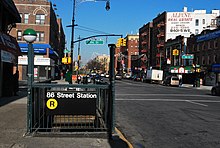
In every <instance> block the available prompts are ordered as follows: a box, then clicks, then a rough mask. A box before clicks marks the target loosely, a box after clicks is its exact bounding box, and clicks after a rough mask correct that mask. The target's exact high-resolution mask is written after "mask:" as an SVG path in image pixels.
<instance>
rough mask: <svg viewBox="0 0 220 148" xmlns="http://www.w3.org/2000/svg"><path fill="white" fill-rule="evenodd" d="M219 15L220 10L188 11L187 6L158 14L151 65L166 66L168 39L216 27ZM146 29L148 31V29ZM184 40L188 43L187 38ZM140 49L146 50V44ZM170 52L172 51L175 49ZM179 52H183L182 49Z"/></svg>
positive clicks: (153, 37)
mask: <svg viewBox="0 0 220 148" xmlns="http://www.w3.org/2000/svg"><path fill="white" fill-rule="evenodd" d="M219 15H220V10H212V11H211V13H207V12H206V10H194V11H192V12H188V11H187V8H186V7H184V8H183V11H182V12H163V13H161V14H158V16H157V17H155V18H154V19H153V22H152V23H153V28H152V40H151V41H152V43H151V45H152V46H151V48H150V51H151V52H150V53H151V55H152V57H151V59H150V60H151V62H150V63H151V65H150V66H153V67H156V68H158V69H164V68H165V65H166V64H167V60H170V59H167V58H166V57H167V55H166V53H167V51H166V50H165V48H164V46H165V42H166V41H167V40H168V39H175V38H176V36H179V35H182V36H184V37H185V38H187V37H190V35H191V34H200V33H201V32H202V31H203V30H205V29H210V30H213V29H216V27H217V23H218V22H217V17H218V16H219ZM143 29H144V28H141V32H144V30H143ZM145 31H146V32H147V29H146V30H145ZM147 40H149V39H145V41H146V42H147ZM142 42H143V41H142ZM184 42H185V45H187V43H186V39H185V40H184ZM143 43H144V42H143ZM139 50H140V51H141V50H144V46H140V49H139ZM171 50H174V49H171ZM178 50H180V49H178ZM169 52H170V53H172V52H173V51H169ZM179 52H180V53H181V52H182V51H179ZM168 62H169V61H168Z"/></svg>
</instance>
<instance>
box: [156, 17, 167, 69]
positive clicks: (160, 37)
mask: <svg viewBox="0 0 220 148" xmlns="http://www.w3.org/2000/svg"><path fill="white" fill-rule="evenodd" d="M157 29H158V34H157V41H158V43H157V53H156V61H157V62H156V67H159V68H160V69H161V66H162V63H163V60H164V43H165V24H164V22H163V21H162V22H160V23H158V24H157Z"/></svg>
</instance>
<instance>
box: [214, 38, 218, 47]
mask: <svg viewBox="0 0 220 148" xmlns="http://www.w3.org/2000/svg"><path fill="white" fill-rule="evenodd" d="M214 48H218V40H215V41H214Z"/></svg>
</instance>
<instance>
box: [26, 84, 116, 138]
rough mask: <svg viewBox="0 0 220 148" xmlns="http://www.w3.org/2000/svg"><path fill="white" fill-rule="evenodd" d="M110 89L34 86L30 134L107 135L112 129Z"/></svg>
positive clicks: (30, 110) (95, 86) (64, 85)
mask: <svg viewBox="0 0 220 148" xmlns="http://www.w3.org/2000/svg"><path fill="white" fill-rule="evenodd" d="M109 90H110V89H109V85H108V84H105V85H93V84H91V85H83V84H74V85H71V84H46V83H34V84H33V85H32V97H31V98H32V99H31V100H29V103H28V106H29V107H28V108H29V111H28V123H29V127H28V128H29V132H30V133H38V134H41V133H42V134H43V133H48V132H49V133H55V134H61V133H79V132H81V133H83V132H87V133H88V132H92V133H94V132H98V133H100V132H107V131H108V128H109V126H111V123H110V122H111V121H112V119H111V118H112V115H111V112H110V111H109V110H110V108H111V107H110V103H111V101H110V95H111V94H110V91H109Z"/></svg>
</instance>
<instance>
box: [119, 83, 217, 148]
mask: <svg viewBox="0 0 220 148" xmlns="http://www.w3.org/2000/svg"><path fill="white" fill-rule="evenodd" d="M115 84H116V126H117V127H118V128H119V129H120V130H121V131H122V132H123V134H124V135H125V136H126V138H127V139H128V140H129V141H130V142H131V143H132V144H133V146H134V147H135V148H136V147H137V148H142V147H146V148H219V147H220V97H214V96H211V94H210V91H208V90H196V89H192V88H179V87H168V86H162V85H157V84H148V83H142V82H134V81H129V80H122V81H116V83H115Z"/></svg>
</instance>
